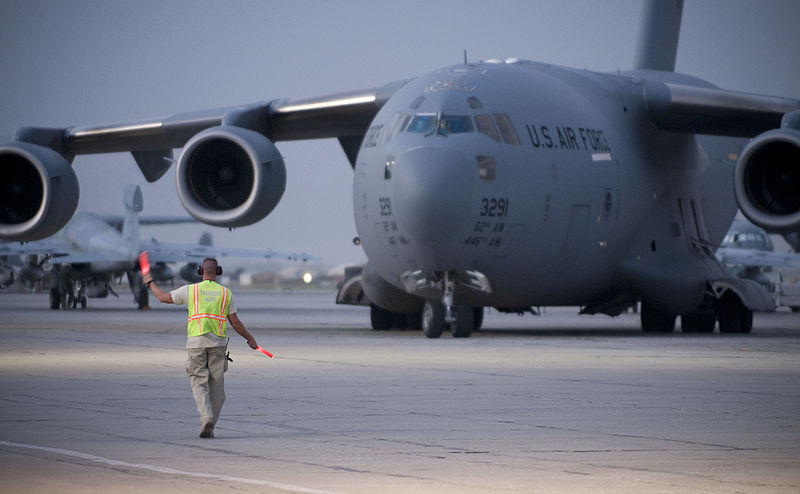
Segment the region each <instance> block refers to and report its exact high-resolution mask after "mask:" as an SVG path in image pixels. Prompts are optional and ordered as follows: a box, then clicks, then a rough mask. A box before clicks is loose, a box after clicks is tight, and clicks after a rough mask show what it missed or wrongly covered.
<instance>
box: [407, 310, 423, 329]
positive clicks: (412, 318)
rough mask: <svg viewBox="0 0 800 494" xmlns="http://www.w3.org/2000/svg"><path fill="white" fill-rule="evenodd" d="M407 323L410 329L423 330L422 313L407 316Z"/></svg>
mask: <svg viewBox="0 0 800 494" xmlns="http://www.w3.org/2000/svg"><path fill="white" fill-rule="evenodd" d="M406 323H408V329H416V330H420V329H422V311H420V312H413V313H411V314H406Z"/></svg>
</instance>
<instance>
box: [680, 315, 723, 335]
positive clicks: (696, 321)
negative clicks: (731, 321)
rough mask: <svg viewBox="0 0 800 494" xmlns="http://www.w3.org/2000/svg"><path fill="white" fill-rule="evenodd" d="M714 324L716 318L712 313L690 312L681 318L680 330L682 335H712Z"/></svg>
mask: <svg viewBox="0 0 800 494" xmlns="http://www.w3.org/2000/svg"><path fill="white" fill-rule="evenodd" d="M716 324H717V316H716V314H714V313H711V314H706V313H701V312H692V313H691V314H683V315H682V316H681V330H682V331H683V332H684V333H713V332H714V326H716Z"/></svg>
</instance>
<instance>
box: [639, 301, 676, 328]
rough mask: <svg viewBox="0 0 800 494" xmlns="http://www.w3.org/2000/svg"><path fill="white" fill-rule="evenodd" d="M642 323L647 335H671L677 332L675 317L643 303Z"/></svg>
mask: <svg viewBox="0 0 800 494" xmlns="http://www.w3.org/2000/svg"><path fill="white" fill-rule="evenodd" d="M641 321H642V331H644V332H645V333H671V332H672V331H674V330H675V316H674V315H672V314H665V313H663V312H661V311H659V310H658V309H655V308H653V307H652V306H651V305H649V304H646V303H642V314H641Z"/></svg>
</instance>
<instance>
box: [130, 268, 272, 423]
mask: <svg viewBox="0 0 800 494" xmlns="http://www.w3.org/2000/svg"><path fill="white" fill-rule="evenodd" d="M197 273H198V274H199V275H201V276H202V277H203V281H201V282H200V283H195V284H193V285H183V286H182V287H180V288H178V289H177V290H173V291H171V292H168V293H167V292H163V291H162V290H161V289H160V288H158V286H156V285H155V284H153V276H152V275H151V274H150V273H147V274H145V275H144V276H143V277H142V282H144V284H145V286H147V287H148V288H150V290H152V292H153V295H155V297H156V298H157V299H158V301H159V302H163V303H166V304H175V305H186V306H187V307H188V308H189V320H188V322H187V325H186V329H187V339H186V349H187V351H188V353H189V356H188V359H187V360H186V372H188V373H189V380H190V381H191V384H192V395H194V401H195V402H196V403H197V411H198V412H200V422H201V426H200V437H202V438H213V437H214V425H215V424H216V423H217V420H219V413H220V411H221V410H222V404H223V403H224V402H225V374H224V373H225V371H226V370H227V369H228V360H227V357H226V356H225V347H226V344H227V339H226V333H225V323H226V321H230V323H231V326H233V329H235V330H236V332H237V333H239V334H240V335H241V336H242V337H243V338H245V339H246V340H247V344H248V345H249V346H250V348H252V349H254V350H255V349H257V348H258V344H257V343H256V339H255V338H253V335H251V334H250V333H249V332H248V331H247V329H245V327H244V324H242V321H240V320H239V317H238V316H237V315H236V306H235V305H233V294H232V293H231V291H230V290H229V289H227V288H225V287H224V286H222V285H220V284H219V283H217V282H216V279H217V276H219V275H221V274H222V268H221V267H220V266H219V264H218V263H217V260H216V259H213V258H210V257H209V258H206V259H204V260H203V263H202V264H201V266H200V268H199V269H198V270H197Z"/></svg>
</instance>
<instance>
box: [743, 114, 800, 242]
mask: <svg viewBox="0 0 800 494" xmlns="http://www.w3.org/2000/svg"><path fill="white" fill-rule="evenodd" d="M734 188H735V190H736V200H737V202H738V203H739V208H740V209H741V210H742V213H744V215H745V216H747V218H748V219H749V220H750V221H752V222H753V223H755V224H756V225H758V226H760V227H761V228H764V229H766V230H770V231H781V232H786V231H797V230H800V131H798V130H795V129H790V128H784V129H776V130H770V131H768V132H764V133H763V134H761V135H759V136H757V137H756V138H755V139H753V140H752V141H750V143H749V144H748V145H747V147H745V148H744V151H742V154H741V156H740V157H739V162H738V163H737V164H736V173H735V181H734Z"/></svg>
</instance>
